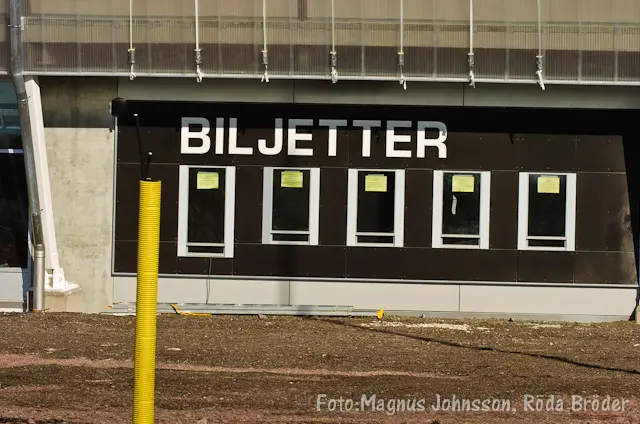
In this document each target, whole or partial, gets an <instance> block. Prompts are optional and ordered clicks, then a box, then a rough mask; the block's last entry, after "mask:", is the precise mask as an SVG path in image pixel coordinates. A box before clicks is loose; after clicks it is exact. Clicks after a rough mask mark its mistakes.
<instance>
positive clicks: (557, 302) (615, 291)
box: [460, 286, 637, 317]
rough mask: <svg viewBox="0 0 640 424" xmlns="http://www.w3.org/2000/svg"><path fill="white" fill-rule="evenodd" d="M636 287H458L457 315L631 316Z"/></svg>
mask: <svg viewBox="0 0 640 424" xmlns="http://www.w3.org/2000/svg"><path fill="white" fill-rule="evenodd" d="M636 293H637V288H584V287H580V288H570V287H515V286H509V287H507V286H461V287H460V312H475V313H490V314H495V313H505V314H509V313H517V314H545V315H603V316H625V315H626V316H627V317H628V316H630V315H631V312H633V310H634V308H635V300H636Z"/></svg>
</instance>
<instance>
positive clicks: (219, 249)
mask: <svg viewBox="0 0 640 424" xmlns="http://www.w3.org/2000/svg"><path fill="white" fill-rule="evenodd" d="M187 249H188V250H189V253H224V247H223V246H187Z"/></svg>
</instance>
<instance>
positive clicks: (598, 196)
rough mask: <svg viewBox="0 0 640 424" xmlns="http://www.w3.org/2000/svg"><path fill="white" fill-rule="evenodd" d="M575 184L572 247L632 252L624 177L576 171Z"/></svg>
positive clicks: (623, 175) (629, 215)
mask: <svg viewBox="0 0 640 424" xmlns="http://www.w3.org/2000/svg"><path fill="white" fill-rule="evenodd" d="M576 186H577V196H576V197H577V204H576V250H579V251H595V252H633V251H634V240H633V233H632V229H633V228H632V224H631V207H630V204H629V191H628V187H627V176H626V175H625V174H609V173H579V174H578V177H577V183H576ZM636 231H637V229H636Z"/></svg>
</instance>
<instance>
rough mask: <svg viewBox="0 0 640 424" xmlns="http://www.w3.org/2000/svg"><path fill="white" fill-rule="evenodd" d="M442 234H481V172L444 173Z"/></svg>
mask: <svg viewBox="0 0 640 424" xmlns="http://www.w3.org/2000/svg"><path fill="white" fill-rule="evenodd" d="M442 234H466V235H479V234H480V174H455V173H451V172H445V173H444V178H443V184H442ZM457 244H466V243H462V242H459V243H457ZM476 244H477V243H476Z"/></svg>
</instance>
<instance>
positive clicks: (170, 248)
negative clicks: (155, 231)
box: [114, 241, 178, 274]
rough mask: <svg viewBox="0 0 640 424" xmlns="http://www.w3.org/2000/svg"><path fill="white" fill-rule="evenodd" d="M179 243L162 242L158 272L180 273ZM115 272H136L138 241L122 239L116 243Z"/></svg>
mask: <svg viewBox="0 0 640 424" xmlns="http://www.w3.org/2000/svg"><path fill="white" fill-rule="evenodd" d="M177 249H178V245H177V244H176V243H169V242H160V258H159V262H158V272H159V273H160V274H177V273H178V257H177ZM114 253H115V257H114V259H115V261H114V262H115V264H114V265H115V267H114V270H115V272H122V273H136V272H137V270H138V243H137V242H135V241H120V242H116V244H115V252H114Z"/></svg>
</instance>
